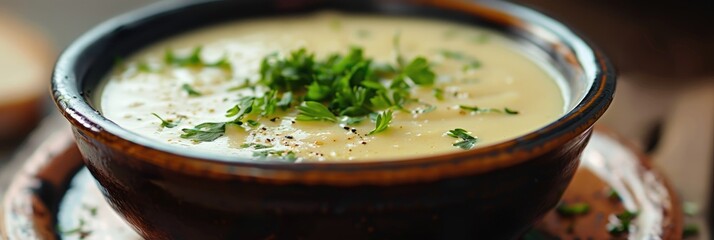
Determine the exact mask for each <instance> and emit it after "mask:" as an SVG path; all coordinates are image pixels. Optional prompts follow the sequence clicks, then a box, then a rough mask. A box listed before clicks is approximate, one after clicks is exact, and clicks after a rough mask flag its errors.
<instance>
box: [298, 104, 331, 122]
mask: <svg viewBox="0 0 714 240" xmlns="http://www.w3.org/2000/svg"><path fill="white" fill-rule="evenodd" d="M298 110H299V111H300V112H299V113H298V116H297V118H296V120H298V121H329V122H337V117H335V114H333V113H332V112H330V110H329V109H327V107H325V105H322V103H319V102H313V101H305V102H303V103H302V104H301V105H300V106H299V107H298Z"/></svg>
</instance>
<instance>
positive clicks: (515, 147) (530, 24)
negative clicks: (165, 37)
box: [51, 0, 615, 185]
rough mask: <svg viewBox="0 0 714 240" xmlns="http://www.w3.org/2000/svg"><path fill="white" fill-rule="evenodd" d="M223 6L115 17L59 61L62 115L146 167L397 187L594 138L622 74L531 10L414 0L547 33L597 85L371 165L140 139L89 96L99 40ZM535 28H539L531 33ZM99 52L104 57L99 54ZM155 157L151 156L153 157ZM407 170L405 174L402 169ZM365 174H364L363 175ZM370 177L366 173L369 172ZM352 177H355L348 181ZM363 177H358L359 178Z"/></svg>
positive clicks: (56, 75) (55, 82)
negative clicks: (464, 138)
mask: <svg viewBox="0 0 714 240" xmlns="http://www.w3.org/2000/svg"><path fill="white" fill-rule="evenodd" d="M212 2H216V1H194V2H188V1H186V2H184V1H177V2H171V3H169V2H160V3H157V4H153V5H150V6H147V7H144V8H140V9H138V10H134V11H130V12H128V13H125V14H122V15H120V16H118V17H115V18H112V19H110V20H108V21H105V22H104V23H102V24H100V25H98V26H96V27H94V28H93V29H91V30H89V31H88V32H86V33H85V34H83V35H82V36H81V37H79V38H78V39H77V40H75V41H74V42H73V43H72V44H71V45H70V46H69V47H68V48H67V49H66V50H65V51H64V52H63V53H62V54H61V55H60V57H59V59H58V61H57V64H56V65H55V68H54V71H53V75H52V87H51V90H52V91H51V93H52V96H53V99H54V101H55V104H56V105H57V107H58V108H59V110H60V112H61V113H62V114H63V115H64V116H65V117H66V118H67V119H68V120H69V121H70V122H71V123H72V125H73V128H74V129H75V135H77V134H78V133H81V134H83V135H89V136H90V137H91V138H93V139H95V140H99V141H100V142H101V143H102V144H104V145H110V146H111V148H113V149H114V150H116V151H123V152H124V153H125V154H128V155H130V156H133V157H134V158H136V159H140V161H141V162H143V163H148V164H151V165H155V166H159V167H161V168H166V169H170V170H173V171H179V172H183V173H189V174H194V175H196V174H197V175H201V176H210V177H213V178H221V179H234V178H241V179H244V178H250V179H253V180H275V181H280V182H295V181H299V182H311V183H335V184H347V185H352V184H359V183H365V182H368V183H376V184H394V183H404V182H413V181H428V180H434V179H439V178H442V177H444V176H459V175H463V174H476V173H483V172H487V171H491V170H495V169H501V168H504V167H508V166H512V165H515V164H518V163H522V162H525V161H527V160H528V159H531V158H533V156H538V155H541V154H543V153H546V152H547V151H550V150H553V149H555V148H556V147H558V146H562V145H563V144H565V143H566V142H568V141H569V140H571V139H573V138H575V137H577V136H579V135H581V134H589V133H590V130H591V127H592V125H593V124H594V122H595V121H596V120H597V119H598V118H599V117H600V116H601V115H602V114H603V113H604V111H605V110H606V109H607V107H608V106H609V104H610V102H611V101H612V98H613V93H614V89H615V70H614V68H613V66H612V64H611V63H610V61H609V60H608V59H607V58H606V57H605V56H604V55H603V54H602V52H600V51H599V50H598V49H597V48H595V47H593V46H592V45H591V44H589V43H588V42H587V41H586V40H584V39H583V38H581V37H579V35H577V34H576V33H574V32H573V31H572V30H571V29H570V28H568V27H567V26H565V25H564V24H562V23H560V22H558V21H556V20H554V19H552V18H550V17H548V16H546V15H544V14H542V13H539V12H537V11H535V10H532V9H530V8H527V7H524V6H520V5H517V4H514V3H508V2H504V1H484V2H478V3H476V2H468V1H456V0H445V1H426V2H425V1H414V2H416V3H419V4H422V3H426V4H428V5H429V6H430V7H438V8H446V9H449V10H457V11H462V12H466V13H468V14H479V16H480V17H485V18H488V19H489V20H492V21H497V22H500V23H503V24H507V25H509V26H512V27H517V28H519V29H520V30H527V29H531V28H537V30H546V31H547V32H549V34H552V35H553V36H555V37H557V38H558V39H559V40H561V41H563V42H565V43H567V45H562V44H560V45H554V48H558V47H560V48H562V49H561V50H563V51H564V53H565V54H566V55H567V56H566V60H569V63H570V64H573V65H578V66H580V67H582V68H583V71H584V73H583V74H584V76H585V77H586V78H588V79H586V80H591V81H592V85H590V86H589V88H588V89H587V92H586V94H585V95H584V97H583V98H582V99H580V101H579V102H578V103H577V104H576V105H575V107H573V108H572V109H571V110H570V111H568V112H567V113H565V114H564V115H562V116H561V117H560V118H559V119H557V120H555V121H553V122H551V123H549V124H548V125H546V126H544V127H541V128H539V129H537V130H534V131H531V132H528V133H526V134H524V135H521V136H520V137H517V138H514V139H510V140H507V141H504V142H500V143H496V144H492V145H489V146H484V147H480V148H475V149H472V150H468V151H459V152H453V153H446V154H439V155H433V156H424V157H417V158H405V159H399V160H388V161H371V162H320V163H299V164H295V163H283V162H277V161H255V160H251V159H250V158H246V159H228V158H227V157H226V156H225V155H219V154H207V153H195V152H190V151H186V150H185V149H180V148H175V147H172V146H169V145H167V144H159V143H157V142H156V141H155V140H151V139H148V138H145V137H140V136H139V135H138V134H135V133H131V132H130V131H128V130H126V129H123V128H121V127H119V126H118V125H116V124H115V123H113V122H112V121H110V120H108V119H106V118H104V117H103V116H102V115H101V114H100V113H99V112H98V111H97V110H95V109H94V108H92V107H91V105H90V104H89V102H88V100H87V99H85V98H84V93H83V91H82V89H81V88H82V86H81V84H80V82H81V80H80V79H78V77H77V75H82V74H81V73H80V74H78V73H77V71H78V70H77V63H78V62H80V61H82V59H83V58H86V56H85V54H90V55H91V54H92V53H87V51H88V50H89V49H91V48H92V47H93V44H95V43H97V42H99V41H105V40H106V38H107V37H111V36H112V35H111V34H112V33H114V32H116V31H121V30H123V29H126V28H130V27H132V26H136V25H139V24H142V23H144V22H145V21H146V20H147V19H151V18H157V17H161V16H163V15H166V14H176V13H177V12H180V11H190V9H191V8H192V7H196V6H198V5H201V4H210V3H212ZM531 30H532V29H531ZM94 54H95V55H96V54H97V53H94ZM147 156H150V157H147ZM396 170H400V171H396ZM355 173H360V174H355ZM362 173H365V174H362ZM344 174H351V175H352V176H351V177H350V178H349V179H344V176H345V175H344ZM355 176H357V177H355Z"/></svg>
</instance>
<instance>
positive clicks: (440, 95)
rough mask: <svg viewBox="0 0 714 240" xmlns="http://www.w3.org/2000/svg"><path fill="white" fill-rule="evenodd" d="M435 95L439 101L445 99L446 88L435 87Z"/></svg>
mask: <svg viewBox="0 0 714 240" xmlns="http://www.w3.org/2000/svg"><path fill="white" fill-rule="evenodd" d="M434 97H435V98H436V99H437V100H439V101H444V90H443V89H441V88H434Z"/></svg>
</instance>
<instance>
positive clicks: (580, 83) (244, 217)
mask: <svg viewBox="0 0 714 240" xmlns="http://www.w3.org/2000/svg"><path fill="white" fill-rule="evenodd" d="M322 9H333V10H338V11H345V12H360V13H372V14H389V15H411V16H420V17H425V18H439V19H447V20H451V21H458V22H462V23H467V24H474V25H478V26H483V27H487V28H491V29H494V30H496V31H500V32H502V33H504V34H506V35H508V36H510V37H512V38H513V39H516V40H517V41H518V42H519V43H520V44H521V45H523V46H524V47H528V48H531V49H533V50H537V51H539V52H541V53H543V54H544V56H547V57H548V59H549V60H550V64H553V65H554V66H555V67H556V69H558V70H559V71H561V72H562V74H563V75H564V76H565V77H566V81H567V85H568V86H567V87H568V89H569V92H570V93H571V95H570V99H571V103H572V105H571V106H570V110H569V111H568V112H567V114H565V115H564V116H563V117H561V118H560V119H558V120H557V121H555V122H553V123H551V124H549V125H547V126H546V127H543V128H541V129H538V130H537V131H534V132H531V133H528V134H525V135H523V136H521V137H518V138H516V139H513V140H510V141H507V142H503V143H499V144H495V145H492V146H488V147H484V148H477V149H474V150H470V151H463V152H458V153H451V154H444V155H439V156H433V157H422V158H415V159H406V160H400V161H385V162H367V163H307V164H287V163H276V162H264V161H253V160H251V159H230V160H228V159H226V158H225V157H221V156H219V155H210V154H200V153H195V152H187V151H182V150H180V149H178V148H172V147H171V146H167V145H165V144H160V143H158V142H155V141H152V140H149V139H146V138H143V137H140V136H139V135H137V134H134V133H131V132H129V131H127V130H125V129H122V128H121V127H120V126H117V125H116V124H115V123H113V122H111V121H109V120H107V119H106V118H104V117H103V116H102V115H101V114H100V113H99V112H97V111H96V110H95V109H94V108H93V107H92V104H93V101H92V99H91V91H92V90H93V89H94V88H95V86H96V85H97V84H98V83H99V82H100V81H101V79H102V78H103V76H104V75H105V74H107V72H108V71H109V70H110V69H111V67H112V65H113V62H114V58H115V57H116V56H127V55H130V54H131V53H133V52H135V51H137V50H139V49H141V48H142V47H145V46H147V45H149V44H152V43H155V42H157V41H160V40H162V39H165V38H166V37H169V36H172V35H176V34H178V33H181V32H185V31H187V30H191V29H195V28H200V27H202V26H206V25H210V24H215V23H219V22H225V21H230V20H238V19H244V18H251V17H259V16H268V15H286V14H301V13H309V12H313V11H316V10H322ZM52 89H53V95H54V99H55V100H56V103H57V106H58V107H59V109H60V111H61V112H62V113H63V114H64V116H65V117H66V118H67V119H68V120H69V121H70V122H71V123H72V125H73V129H74V133H75V137H76V139H77V143H78V145H79V148H80V150H81V153H82V155H83V156H84V159H85V162H86V165H87V167H88V168H89V170H90V171H91V173H92V175H93V176H94V177H95V178H96V179H97V181H98V183H99V185H100V187H101V188H102V190H103V193H104V195H105V197H106V199H107V200H108V201H109V203H110V204H111V205H112V207H114V208H115V209H116V210H117V211H118V212H119V213H120V214H121V215H122V216H123V217H124V218H125V219H126V220H127V221H128V222H129V223H130V224H131V225H132V226H134V227H135V228H136V229H137V230H138V232H139V233H140V234H141V235H143V236H144V237H145V238H147V239H276V238H277V239H472V238H476V237H479V238H484V239H512V238H515V237H517V236H519V235H521V234H522V233H524V232H525V231H527V230H528V229H529V228H530V227H531V226H532V224H533V223H534V222H536V221H537V220H539V219H540V218H542V217H543V215H544V214H545V213H546V212H547V211H548V210H549V209H551V208H552V207H554V206H555V204H556V203H557V202H558V200H559V198H560V196H561V195H562V193H563V191H564V190H565V187H566V186H567V185H568V183H569V182H570V180H571V178H572V176H573V174H574V172H575V169H576V167H577V165H578V162H579V156H580V154H581V152H582V150H583V148H584V146H585V144H586V143H587V142H588V139H589V136H590V133H591V130H592V128H591V127H592V124H593V123H594V122H595V121H596V120H597V119H598V118H599V117H600V116H601V115H602V113H603V112H604V111H605V109H606V108H607V106H608V105H609V103H610V101H611V100H612V94H613V91H614V89H615V74H614V70H613V68H612V66H611V65H610V63H609V62H608V61H607V60H606V59H605V58H604V57H603V56H602V53H600V52H599V51H597V50H594V49H593V48H592V47H590V46H589V45H588V44H587V43H585V42H584V41H583V40H582V39H581V38H579V37H578V36H577V35H575V34H574V33H573V32H572V31H571V30H569V29H568V28H567V27H565V26H563V25H562V24H560V23H558V22H557V21H555V20H552V19H550V18H548V17H546V16H544V15H542V14H540V13H537V12H535V11H533V10H530V9H527V8H524V7H520V6H517V5H514V4H510V3H506V2H500V1H493V2H485V3H471V2H465V1H451V0H439V1H356V0H355V1H317V0H316V1H287V0H285V1H257V0H254V1H200V2H190V3H186V2H183V3H177V2H164V3H160V4H158V5H153V6H150V7H147V8H144V9H140V10H138V11H134V12H131V13H128V14H126V15H122V16H120V17H117V18H114V19H112V20H110V21H108V22H105V23H103V24H101V25H99V26H98V27H96V28H94V29H93V30H91V31H89V32H88V33H86V34H85V35H84V36H82V37H81V38H79V39H78V40H76V41H75V42H74V43H73V44H72V45H71V46H70V47H69V48H68V49H67V50H66V51H65V52H64V53H63V54H62V56H61V57H60V59H59V61H58V63H57V66H56V68H55V72H54V75H53V79H52Z"/></svg>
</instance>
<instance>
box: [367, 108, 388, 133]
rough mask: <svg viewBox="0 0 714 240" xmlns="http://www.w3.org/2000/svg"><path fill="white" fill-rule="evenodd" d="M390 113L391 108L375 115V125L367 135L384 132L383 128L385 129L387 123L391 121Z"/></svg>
mask: <svg viewBox="0 0 714 240" xmlns="http://www.w3.org/2000/svg"><path fill="white" fill-rule="evenodd" d="M392 114H393V112H392V110H387V111H384V112H383V113H380V114H379V115H377V119H376V126H375V128H374V130H372V131H371V132H369V135H372V134H375V133H380V132H384V130H387V127H389V124H390V123H391V122H392Z"/></svg>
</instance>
